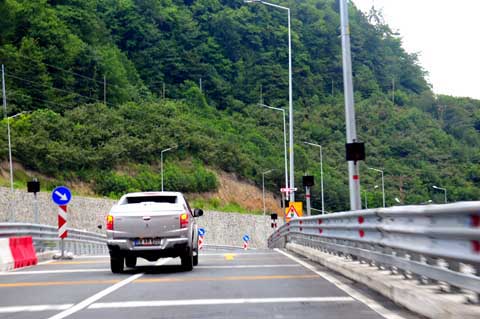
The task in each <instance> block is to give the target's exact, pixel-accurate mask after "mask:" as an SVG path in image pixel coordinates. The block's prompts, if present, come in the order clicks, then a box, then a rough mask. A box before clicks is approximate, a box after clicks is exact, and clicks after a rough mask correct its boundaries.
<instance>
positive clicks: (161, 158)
mask: <svg viewBox="0 0 480 319" xmlns="http://www.w3.org/2000/svg"><path fill="white" fill-rule="evenodd" d="M174 148H177V147H176V146H172V147H169V148H166V149H164V150H162V151H161V152H160V171H161V174H162V192H163V153H165V152H168V151H171V150H173V149H174Z"/></svg>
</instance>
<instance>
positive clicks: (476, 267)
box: [471, 265, 480, 304]
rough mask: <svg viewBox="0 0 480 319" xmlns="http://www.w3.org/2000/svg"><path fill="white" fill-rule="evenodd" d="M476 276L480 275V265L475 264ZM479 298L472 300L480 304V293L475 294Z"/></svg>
mask: <svg viewBox="0 0 480 319" xmlns="http://www.w3.org/2000/svg"><path fill="white" fill-rule="evenodd" d="M473 268H474V269H475V276H477V277H480V265H474V266H473ZM475 296H476V299H477V300H471V302H472V303H476V304H480V294H475Z"/></svg>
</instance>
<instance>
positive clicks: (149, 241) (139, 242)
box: [133, 238, 161, 246]
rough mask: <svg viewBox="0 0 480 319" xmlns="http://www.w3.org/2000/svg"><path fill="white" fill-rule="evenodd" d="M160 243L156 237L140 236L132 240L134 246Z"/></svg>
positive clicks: (157, 244)
mask: <svg viewBox="0 0 480 319" xmlns="http://www.w3.org/2000/svg"><path fill="white" fill-rule="evenodd" d="M160 243H161V240H160V239H156V238H141V239H135V240H134V241H133V244H134V245H135V246H159V245H160Z"/></svg>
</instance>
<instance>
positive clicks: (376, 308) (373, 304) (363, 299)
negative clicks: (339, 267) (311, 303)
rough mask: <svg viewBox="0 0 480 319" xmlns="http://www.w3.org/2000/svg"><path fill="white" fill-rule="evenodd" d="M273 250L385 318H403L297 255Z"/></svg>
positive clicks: (276, 249)
mask: <svg viewBox="0 0 480 319" xmlns="http://www.w3.org/2000/svg"><path fill="white" fill-rule="evenodd" d="M275 251H277V252H279V253H281V254H283V255H284V256H287V257H288V258H290V259H291V260H294V261H296V262H297V263H299V264H300V265H302V266H303V267H305V268H307V269H309V270H311V271H312V272H314V273H316V274H317V275H319V276H320V277H322V278H323V279H325V280H327V281H329V282H331V283H332V284H334V285H335V286H337V287H338V288H339V289H341V290H343V291H345V292H346V293H347V294H349V295H350V296H352V297H353V298H355V299H357V300H358V301H360V302H362V303H364V304H365V305H367V306H368V307H369V308H370V309H372V310H373V311H375V312H376V313H378V314H379V315H381V316H382V317H384V318H386V319H405V318H404V317H402V316H400V315H398V314H396V313H393V312H392V311H390V310H388V309H386V308H385V307H383V306H382V305H381V304H379V303H378V302H376V301H375V300H373V299H371V298H368V297H367V296H364V295H362V294H361V293H360V292H358V291H357V290H355V289H353V288H351V287H349V286H348V285H346V284H344V283H343V282H341V281H339V280H338V279H336V278H335V277H333V276H331V275H329V274H327V273H325V272H323V271H318V270H317V269H315V267H314V266H313V265H311V264H309V263H306V262H304V261H303V260H300V259H298V258H297V257H295V256H292V255H290V254H289V253H286V252H284V251H282V250H280V249H278V248H275Z"/></svg>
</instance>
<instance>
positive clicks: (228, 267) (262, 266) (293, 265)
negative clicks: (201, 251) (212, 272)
mask: <svg viewBox="0 0 480 319" xmlns="http://www.w3.org/2000/svg"><path fill="white" fill-rule="evenodd" d="M287 267H301V265H298V264H284V265H278V264H277V265H235V266H233V265H232V266H196V267H195V268H200V269H231V268H287Z"/></svg>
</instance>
